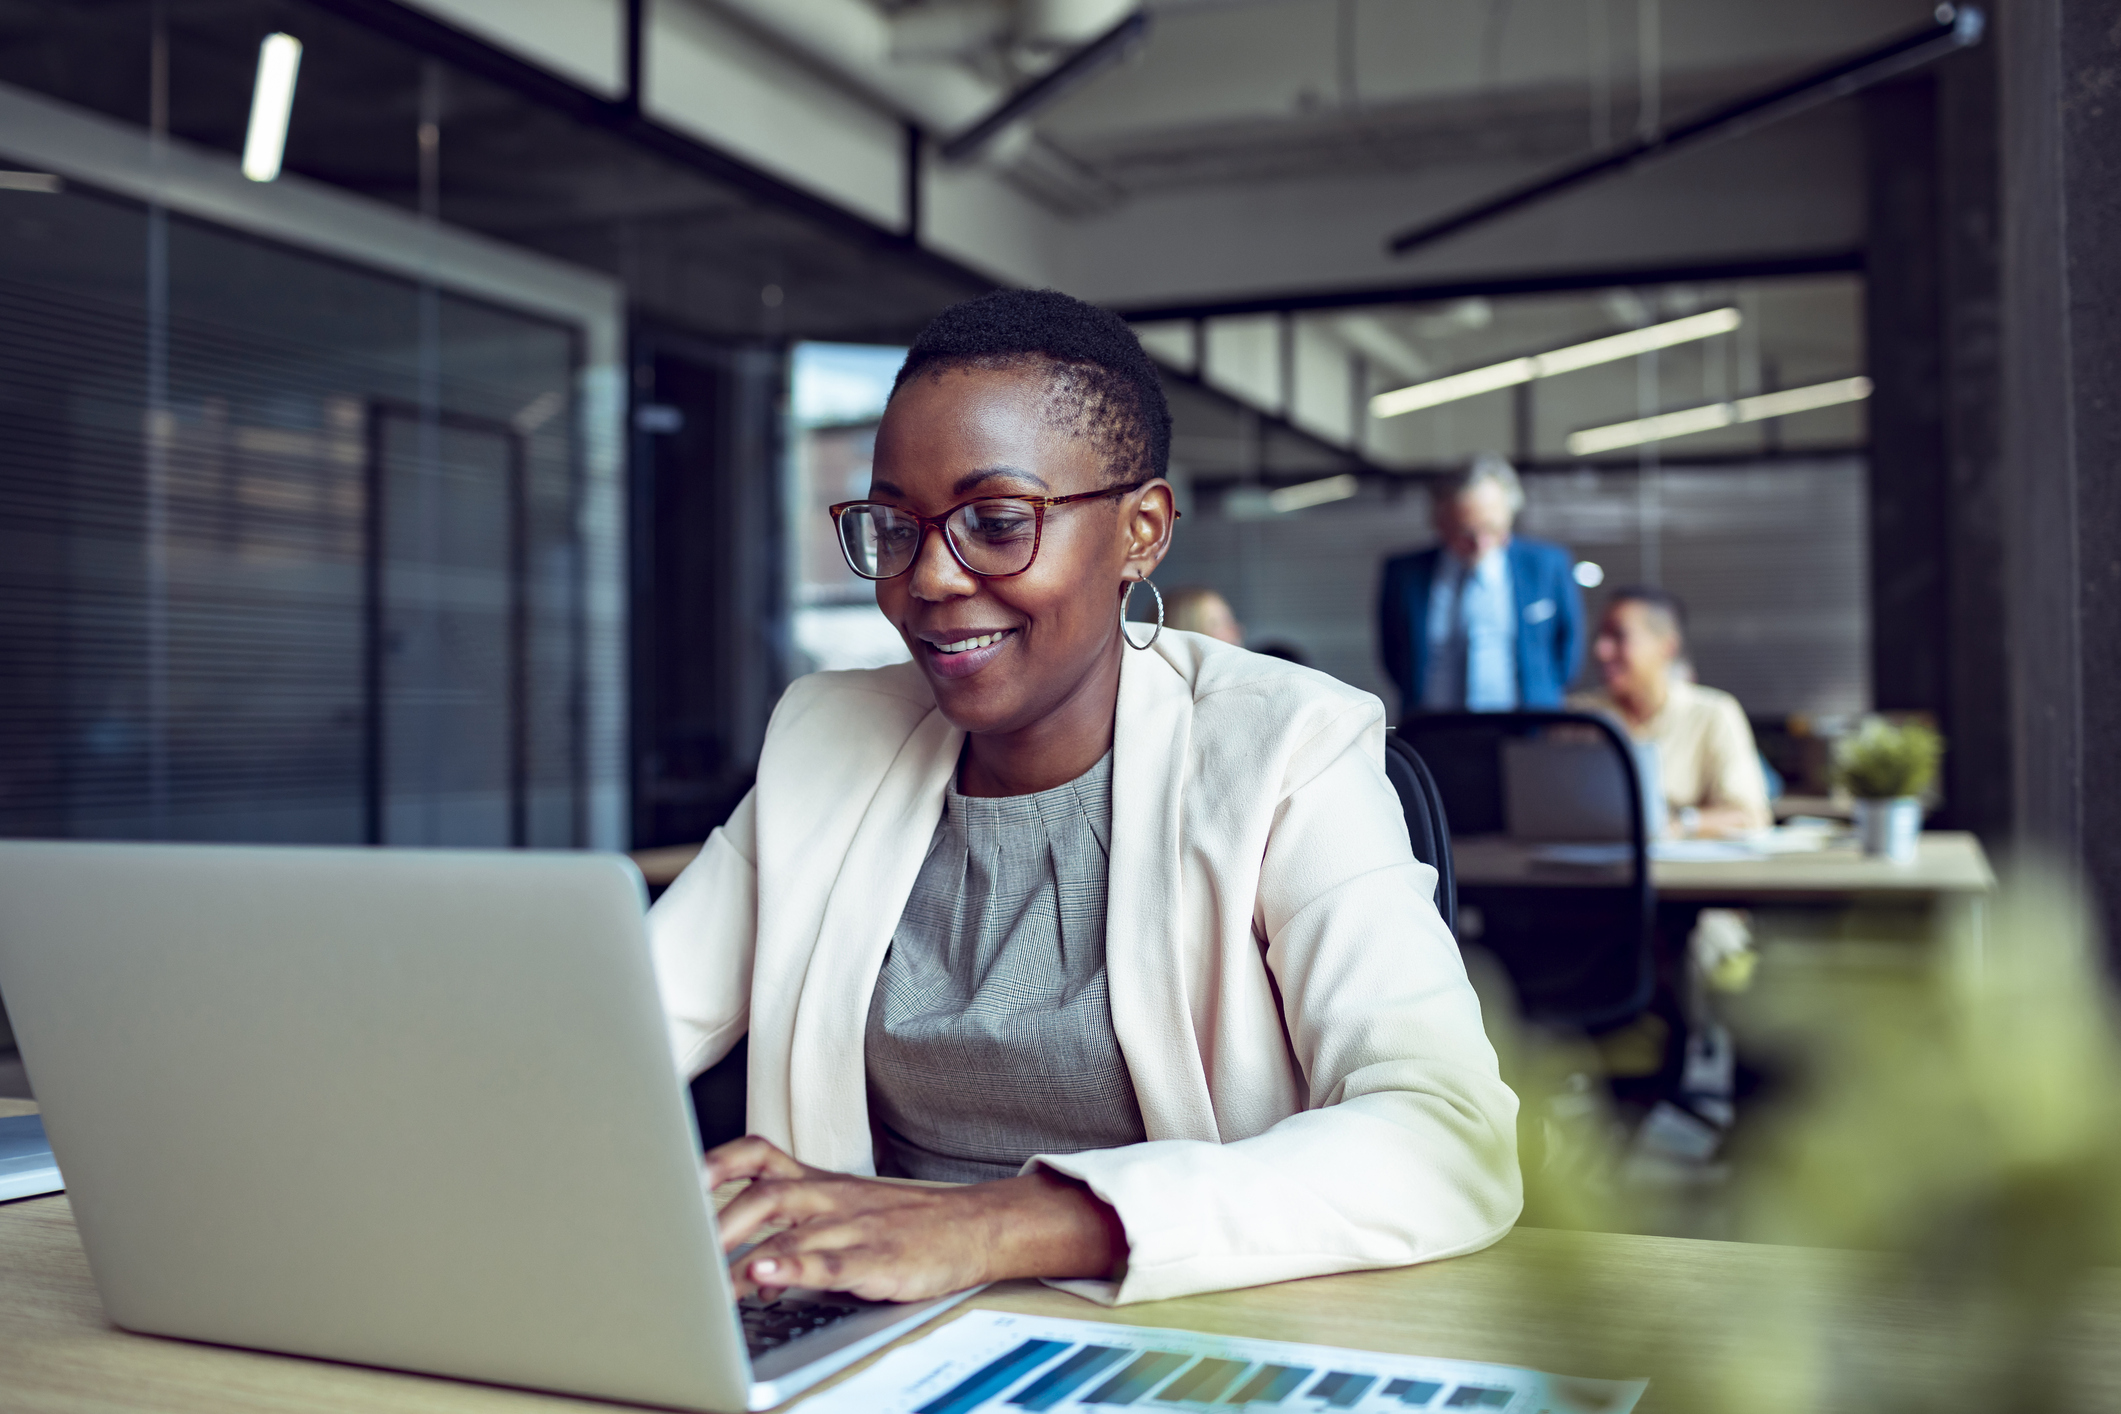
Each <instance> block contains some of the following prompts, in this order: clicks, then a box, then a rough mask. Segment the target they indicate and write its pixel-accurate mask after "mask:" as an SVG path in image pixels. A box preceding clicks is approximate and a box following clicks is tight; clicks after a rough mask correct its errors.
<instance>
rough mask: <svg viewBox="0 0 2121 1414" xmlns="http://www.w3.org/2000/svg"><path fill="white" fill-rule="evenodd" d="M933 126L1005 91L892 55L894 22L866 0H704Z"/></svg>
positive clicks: (956, 70) (967, 120) (962, 119)
mask: <svg viewBox="0 0 2121 1414" xmlns="http://www.w3.org/2000/svg"><path fill="white" fill-rule="evenodd" d="M709 3H711V4H712V6H713V7H714V8H716V9H720V10H723V11H725V12H727V13H729V14H733V15H737V16H739V17H741V18H742V19H743V20H744V21H745V22H746V23H748V24H749V25H751V26H752V27H753V28H755V29H758V30H761V31H763V32H765V33H766V34H769V35H771V36H773V37H774V38H775V39H777V40H779V41H780V42H781V43H783V44H786V45H787V46H788V47H789V48H791V49H793V50H795V51H796V52H798V53H800V54H803V55H806V56H808V57H809V58H810V59H811V60H812V61H814V62H816V63H817V64H820V65H822V66H823V67H825V68H827V69H829V70H831V71H832V72H833V73H835V74H837V75H838V76H839V77H841V78H842V79H845V80H846V81H847V82H848V83H849V84H851V85H852V86H853V87H854V88H856V89H857V90H859V91H861V92H862V93H864V94H866V95H868V97H869V98H871V99H872V100H873V101H875V102H877V103H879V104H881V105H883V106H884V107H886V108H888V109H890V110H891V111H892V112H894V113H897V114H899V115H900V116H901V117H904V118H909V119H911V120H912V121H914V122H915V123H918V124H919V125H920V126H922V127H923V128H926V129H928V130H929V131H931V132H941V133H950V132H957V131H959V130H961V129H963V128H964V127H966V126H967V125H969V124H971V123H975V122H977V121H978V120H979V118H980V116H981V115H982V114H984V113H987V112H989V111H991V110H992V109H993V108H994V106H995V105H996V104H998V103H1000V102H1001V101H1003V99H1004V98H1006V97H1007V93H1006V91H1005V90H1004V89H1003V88H1002V87H1001V86H1000V85H998V84H994V83H989V82H988V81H987V80H986V79H983V78H981V77H980V76H979V75H977V74H975V73H973V72H972V71H971V70H970V69H967V68H966V67H964V66H963V65H961V64H956V63H951V62H948V61H932V60H927V59H913V58H908V59H905V60H895V59H893V58H892V55H891V39H892V35H891V22H890V21H889V19H887V18H886V17H885V16H884V14H883V13H882V12H881V11H879V10H878V9H877V8H876V7H875V6H873V5H870V4H868V3H866V0H709Z"/></svg>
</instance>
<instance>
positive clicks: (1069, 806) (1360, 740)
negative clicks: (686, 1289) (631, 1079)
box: [650, 291, 1520, 1301]
mask: <svg viewBox="0 0 2121 1414" xmlns="http://www.w3.org/2000/svg"><path fill="white" fill-rule="evenodd" d="M1169 446H1170V414H1169V412H1168V410H1167V409H1166V406H1165V403H1164V397H1163V390H1162V386H1161V383H1160V381H1159V379H1158V376H1157V373H1156V370H1155V367H1154V365H1153V364H1151V363H1150V361H1149V360H1148V358H1147V357H1146V356H1145V355H1144V354H1143V352H1142V350H1141V346H1140V345H1139V343H1137V342H1136V340H1135V338H1134V336H1133V334H1132V332H1131V331H1130V330H1129V329H1128V328H1127V326H1126V325H1125V324H1124V323H1122V322H1121V321H1120V320H1119V319H1117V318H1116V317H1114V316H1113V315H1110V314H1108V313H1105V312H1103V311H1100V310H1098V309H1095V308H1093V307H1091V306H1089V305H1086V304H1083V303H1081V302H1079V301H1077V300H1073V299H1070V298H1068V297H1067V296H1065V295H1060V294H1057V293H1054V292H1051V291H1043V292H1025V291H1012V292H1003V293H998V294H994V295H989V296H987V297H985V298H983V299H979V300H975V301H972V302H970V303H968V304H963V305H959V306H957V307H956V308H954V309H951V310H949V311H947V312H946V313H944V314H943V315H942V316H941V317H939V318H938V319H937V320H936V321H935V322H934V323H933V324H931V325H930V326H929V327H928V329H927V330H926V331H925V332H924V333H923V334H922V335H921V337H920V339H919V340H918V341H917V342H916V343H915V344H914V346H913V348H912V350H911V351H910V352H909V353H908V355H907V358H906V362H905V365H904V367H903V368H902V369H901V370H900V372H899V376H898V381H897V385H896V387H895V389H894V391H893V394H892V397H891V401H890V405H889V407H888V409H887V410H886V412H885V414H884V418H883V422H882V425H881V427H880V428H879V430H878V433H877V443H876V456H875V461H874V472H873V477H874V479H873V481H872V483H871V486H870V488H869V494H868V496H867V497H866V498H865V499H863V500H860V501H853V502H848V503H846V504H843V505H838V506H834V507H833V508H832V514H833V517H834V519H835V521H836V522H837V525H838V529H839V533H840V543H841V546H842V548H843V549H844V551H845V552H846V556H847V563H848V565H849V566H850V567H851V568H852V569H853V570H854V572H855V573H856V574H858V575H861V576H862V577H864V578H866V579H869V580H872V581H874V582H875V585H876V595H877V605H878V607H879V608H880V609H881V610H882V611H883V613H884V615H885V616H886V617H887V618H888V619H890V620H891V622H892V623H893V624H894V625H895V626H896V627H897V628H898V630H899V632H900V633H901V634H902V635H903V636H904V638H905V640H906V645H907V647H908V649H909V650H910V651H911V652H912V654H913V661H912V662H911V663H909V664H902V665H899V666H897V667H893V668H884V669H878V670H873V671H864V672H841V673H818V674H814V675H812V676H810V677H808V678H804V679H802V680H800V681H798V682H796V683H795V684H794V685H792V686H791V687H790V688H789V689H788V691H787V693H786V695H785V696H784V697H783V698H782V700H781V703H780V706H779V707H778V709H776V711H775V714H774V718H773V722H772V725H771V727H770V728H769V730H768V733H767V738H766V743H765V748H764V751H763V753H762V755H761V758H760V761H759V770H758V781H757V785H756V786H755V788H754V789H753V791H752V792H751V794H750V795H749V796H747V797H746V798H745V800H744V802H743V803H742V804H741V805H740V806H739V807H738V808H737V810H736V812H735V814H734V815H733V816H732V817H731V818H730V820H729V823H728V824H726V825H725V826H723V827H722V828H721V829H719V830H717V831H716V832H715V833H714V835H713V837H712V838H710V839H709V840H708V842H707V844H706V847H705V848H704V849H703V850H702V851H701V853H700V856H699V858H698V860H697V861H695V862H694V863H693V865H692V866H691V867H690V868H688V869H687V870H686V871H685V873H684V874H683V875H682V876H681V877H680V878H679V879H678V881H677V882H676V883H675V884H674V885H673V886H672V887H671V889H670V891H669V892H668V893H667V894H666V895H665V896H664V897H663V899H662V900H661V901H660V902H659V903H658V904H657V905H656V908H655V910H654V912H653V914H652V915H651V920H650V922H651V932H652V935H653V939H654V944H655V953H656V965H657V970H658V975H659V977H660V979H661V983H662V987H663V991H664V996H665V1006H666V1009H667V1011H668V1012H669V1016H670V1022H671V1028H672V1036H673V1044H674V1045H675V1047H676V1048H677V1051H678V1055H679V1060H680V1063H681V1064H682V1066H683V1067H684V1069H685V1071H686V1073H687V1074H690V1075H696V1074H698V1073H699V1072H701V1071H702V1070H704V1069H705V1068H706V1067H708V1066H709V1065H712V1064H713V1063H714V1062H715V1061H716V1060H718V1059H720V1058H721V1057H722V1056H724V1055H726V1054H727V1053H728V1052H729V1050H730V1049H731V1048H732V1047H733V1046H734V1045H735V1044H736V1042H737V1041H738V1040H739V1039H740V1038H742V1037H743V1036H744V1035H746V1034H747V1033H748V1034H749V1036H750V1038H751V1041H750V1059H749V1066H750V1074H749V1093H748V1121H749V1125H750V1128H751V1131H752V1134H751V1137H749V1138H745V1139H740V1140H737V1141H735V1142H734V1143H730V1144H725V1145H722V1146H721V1147H719V1148H717V1149H715V1150H714V1151H713V1152H711V1153H710V1154H708V1156H707V1170H708V1178H709V1179H710V1180H711V1181H712V1182H714V1183H716V1184H720V1183H724V1182H728V1181H731V1180H735V1179H748V1180H750V1181H751V1182H750V1184H749V1186H748V1187H747V1188H746V1189H745V1190H744V1192H743V1193H742V1194H741V1195H740V1196H738V1197H737V1198H736V1199H735V1200H734V1201H733V1202H732V1203H731V1204H730V1205H729V1207H728V1208H727V1209H726V1210H725V1211H724V1213H723V1217H722V1224H723V1225H722V1234H723V1240H724V1242H725V1243H726V1244H727V1245H729V1246H730V1247H732V1248H734V1247H735V1246H737V1245H739V1244H741V1243H744V1242H748V1241H750V1240H752V1239H753V1238H755V1237H756V1236H757V1235H758V1234H759V1232H760V1230H761V1229H762V1228H765V1227H766V1226H768V1225H770V1224H786V1225H787V1227H786V1230H785V1231H783V1232H781V1233H779V1234H778V1235H776V1236H770V1237H768V1238H766V1240H764V1241H763V1242H760V1243H759V1245H758V1246H757V1247H756V1248H754V1249H753V1250H752V1251H751V1252H750V1253H748V1254H747V1255H746V1256H745V1257H744V1258H742V1259H741V1260H740V1261H739V1262H738V1264H737V1267H736V1271H735V1276H736V1279H737V1286H738V1290H739V1291H740V1292H747V1293H748V1292H751V1291H754V1290H760V1289H766V1290H771V1289H775V1288H780V1287H786V1286H807V1287H821V1288H826V1289H832V1290H845V1291H851V1292H855V1293H857V1294H859V1295H862V1296H867V1297H872V1298H884V1299H912V1298H917V1297H922V1296H927V1295H934V1294H939V1293H942V1292H947V1291H954V1290H958V1289H960V1288H963V1287H966V1286H971V1285H974V1284H976V1283H980V1282H987V1281H996V1280H1001V1279H1004V1278H1009V1277H1044V1278H1048V1279H1051V1280H1056V1281H1071V1282H1072V1283H1074V1284H1075V1285H1074V1289H1077V1290H1080V1291H1082V1292H1083V1293H1084V1294H1085V1295H1090V1296H1093V1297H1095V1298H1098V1299H1101V1300H1107V1301H1138V1300H1149V1299H1156V1298H1161V1297H1169V1296H1179V1295H1184V1294H1186V1293H1189V1292H1198V1291H1206V1290H1214V1289H1218V1288H1225V1287H1234V1286H1248V1285H1254V1284H1257V1283H1260V1282H1268V1281H1277V1280H1282V1279H1285V1278H1290V1277H1299V1276H1310V1275H1316V1274H1319V1273H1323V1272H1333V1271H1344V1270H1351V1269H1355V1268H1361V1267H1380V1266H1396V1265H1402V1264H1405V1263H1409V1262H1419V1261H1425V1260H1428V1259H1431V1258H1436V1257H1446V1256H1452V1255H1456V1254H1458V1253H1463V1252H1469V1251H1473V1250H1475V1249H1477V1248H1480V1247H1483V1246H1485V1245H1487V1244H1488V1243H1490V1242H1493V1241H1495V1240H1496V1239H1497V1238H1498V1237H1500V1236H1501V1235H1502V1234H1503V1233H1504V1232H1506V1231H1508V1229H1509V1227H1510V1224H1511V1223H1512V1222H1513V1221H1514V1220H1515V1218H1516V1216H1517V1212H1518V1207H1519V1202H1520V1196H1519V1185H1518V1175H1517V1166H1516V1152H1515V1113H1516V1100H1515V1097H1514V1096H1513V1095H1512V1094H1511V1093H1510V1091H1509V1090H1508V1088H1507V1087H1505V1086H1504V1085H1503V1083H1502V1081H1501V1080H1500V1078H1499V1077H1498V1075H1497V1070H1496V1061H1495V1055H1494V1052H1493V1051H1492V1050H1491V1049H1490V1047H1489V1045H1488V1042H1487V1039H1486V1037H1485V1035H1484V1034H1483V1032H1482V1029H1481V1022H1480V1011H1479V1006H1478V1003H1477V1002H1476V1000H1475V998H1474V994H1473V991H1472V989H1471V987H1470V986H1469V985H1468V984H1467V982H1466V977H1465V972H1464V970H1463V968H1462V967H1461V965H1460V962H1459V958H1458V952H1457V948H1456V946H1455V945H1454V943H1453V941H1452V939H1451V936H1450V934H1449V933H1448V932H1447V931H1446V930H1445V929H1444V927H1443V925H1442V923H1441V921H1440V919H1439V918H1438V917H1437V913H1436V910H1435V907H1434V905H1433V903H1432V901H1431V900H1432V892H1433V889H1434V885H1435V878H1434V874H1433V873H1432V871H1431V870H1429V869H1428V868H1427V867H1426V866H1424V865H1421V864H1419V863H1417V862H1415V860H1414V859H1413V857H1412V855H1411V853H1410V851H1409V849H1408V844H1407V834H1406V828H1405V824H1404V821H1403V818H1402V816H1401V813H1400V806H1399V803H1398V798H1397V797H1396V796H1395V794H1394V793H1393V790H1392V787H1391V785H1390V784H1389V783H1388V782H1387V780H1386V778H1385V774H1384V766H1383V733H1384V714H1383V710H1382V708H1381V706H1380V705H1379V703H1378V701H1377V699H1375V698H1374V697H1372V696H1370V695H1369V694H1367V693H1363V692H1358V691H1355V690H1353V689H1351V688H1348V687H1345V686H1343V685H1341V684H1339V683H1337V682H1335V681H1333V680H1332V679H1330V678H1327V677H1325V676H1324V675H1322V674H1319V673H1314V672H1310V671H1308V670H1306V669H1303V668H1299V667H1296V666H1293V665H1291V664H1288V663H1284V662H1280V661H1278V660H1275V659H1271V658H1265V657H1261V656H1259V655H1256V654H1251V653H1247V652H1245V651H1244V650H1242V649H1240V648H1236V647H1232V646H1229V645H1226V644H1222V643H1218V642H1215V641H1214V640H1212V639H1209V638H1207V637H1205V636H1202V635H1197V634H1188V633H1182V632H1178V631H1176V630H1171V629H1164V628H1162V627H1161V614H1160V613H1159V615H1158V623H1157V626H1155V627H1154V628H1152V627H1151V626H1150V625H1147V624H1137V625H1133V626H1131V630H1130V628H1129V626H1127V625H1125V624H1124V618H1125V613H1126V608H1125V606H1126V603H1127V601H1128V597H1129V595H1130V594H1132V593H1133V591H1135V590H1136V589H1137V588H1138V587H1139V586H1140V584H1141V583H1142V581H1144V580H1146V579H1148V577H1149V575H1150V573H1151V572H1152V571H1153V570H1155V568H1156V566H1157V563H1158V562H1159V561H1160V560H1161V559H1162V558H1163V556H1164V553H1165V551H1166V550H1167V549H1168V547H1169V545H1170V539H1171V534H1172V530H1173V527H1174V525H1175V523H1176V522H1177V520H1178V511H1177V510H1176V509H1175V508H1174V506H1173V504H1172V491H1171V486H1170V484H1169V483H1168V482H1167V481H1165V480H1164V471H1165V465H1166V461H1167V459H1168V455H1169ZM1152 589H1153V587H1152ZM1130 632H1131V636H1130ZM878 1175H881V1176H899V1177H909V1178H922V1179H942V1180H948V1181H951V1182H954V1183H957V1184H960V1185H963V1186H959V1187H952V1188H929V1187H915V1186H908V1185H903V1184H892V1183H883V1182H878V1181H877V1178H876V1176H878Z"/></svg>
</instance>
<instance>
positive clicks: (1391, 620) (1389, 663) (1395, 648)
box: [1377, 555, 1420, 712]
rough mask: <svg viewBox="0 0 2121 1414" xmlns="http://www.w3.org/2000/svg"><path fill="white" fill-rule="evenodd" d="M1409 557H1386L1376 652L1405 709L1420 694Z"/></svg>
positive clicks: (1379, 598)
mask: <svg viewBox="0 0 2121 1414" xmlns="http://www.w3.org/2000/svg"><path fill="white" fill-rule="evenodd" d="M1409 560H1410V557H1408V556H1405V555H1402V556H1399V557H1397V558H1395V559H1390V560H1387V561H1385V567H1384V574H1383V575H1382V576H1381V577H1380V581H1379V584H1378V588H1377V656H1378V657H1379V658H1380V659H1382V660H1383V662H1384V665H1385V676H1386V677H1388V678H1390V679H1391V680H1392V685H1393V686H1394V687H1396V688H1398V689H1399V706H1400V710H1401V711H1402V712H1405V711H1410V710H1412V709H1413V707H1414V705H1415V703H1416V702H1417V701H1419V698H1420V695H1419V693H1418V692H1417V691H1416V685H1415V682H1414V638H1413V632H1412V626H1411V625H1410V623H1409V622H1408V619H1407V576H1408V575H1409V574H1410V573H1412V566H1411V564H1410V563H1409Z"/></svg>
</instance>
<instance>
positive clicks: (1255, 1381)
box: [1228, 1365, 1311, 1404]
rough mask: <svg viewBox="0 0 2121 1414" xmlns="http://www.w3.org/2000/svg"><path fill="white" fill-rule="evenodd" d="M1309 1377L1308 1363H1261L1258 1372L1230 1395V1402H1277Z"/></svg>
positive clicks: (1286, 1396) (1285, 1397)
mask: <svg viewBox="0 0 2121 1414" xmlns="http://www.w3.org/2000/svg"><path fill="white" fill-rule="evenodd" d="M1310 1377H1311V1367H1310V1366H1308V1365H1262V1366H1261V1367H1260V1369H1259V1373H1258V1374H1256V1375H1254V1376H1253V1377H1252V1378H1251V1379H1249V1380H1246V1381H1245V1383H1244V1386H1243V1387H1242V1388H1240V1389H1239V1390H1238V1391H1237V1393H1235V1394H1233V1395H1231V1396H1230V1398H1229V1400H1228V1402H1229V1403H1231V1404H1279V1403H1281V1402H1282V1401H1283V1400H1284V1399H1287V1398H1288V1397H1289V1393H1290V1391H1292V1390H1294V1389H1295V1388H1296V1387H1297V1386H1298V1385H1300V1384H1302V1383H1303V1382H1304V1381H1305V1380H1307V1379H1309V1378H1310Z"/></svg>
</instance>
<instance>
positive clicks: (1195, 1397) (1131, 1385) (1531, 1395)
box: [801, 1311, 1646, 1414]
mask: <svg viewBox="0 0 2121 1414" xmlns="http://www.w3.org/2000/svg"><path fill="white" fill-rule="evenodd" d="M1645 1384H1646V1382H1645V1381H1642V1380H1589V1379H1561V1378H1557V1377H1555V1376H1552V1375H1548V1374H1545V1373H1543V1372H1541V1371H1538V1370H1522V1369H1514V1368H1511V1367H1509V1366H1503V1365H1488V1364H1481V1363H1477V1362H1473V1361H1460V1360H1439V1359H1430V1358H1425V1357H1418V1356H1402V1355H1388V1354H1384V1353H1381V1352H1371V1351H1358V1350H1342V1349H1335V1348H1333V1347H1330V1346H1313V1345H1295V1344H1291V1343H1289V1342H1286V1341H1272V1340H1250V1339H1244V1338H1239V1337H1232V1336H1216V1335H1209V1334H1206V1333H1204V1332H1199V1331H1176V1330H1160V1329H1152V1328H1148V1327H1141V1326H1122V1325H1115V1324H1108V1323H1105V1322H1102V1321H1075V1320H1063V1319H1059V1318H1057V1317H1050V1316H1019V1315H1013V1314H1010V1313H1007V1312H1001V1311H970V1312H967V1313H966V1314H964V1315H963V1316H960V1317H958V1318H957V1319H956V1320H954V1321H951V1322H950V1323H948V1324H946V1325H944V1326H942V1327H940V1328H938V1329H936V1330H935V1331H932V1332H930V1333H929V1334H927V1335H925V1336H923V1337H921V1338H920V1339H918V1340H915V1341H912V1342H910V1343H908V1344H906V1345H904V1346H901V1347H899V1348H898V1349H896V1350H894V1351H892V1352H890V1353H889V1354H887V1355H886V1356H885V1357H884V1358H883V1359H881V1360H879V1361H878V1362H877V1363H876V1364H875V1365H874V1366H872V1367H871V1368H869V1369H868V1370H865V1371H863V1372H862V1373H861V1374H859V1375H856V1376H855V1377H853V1378H852V1379H850V1380H848V1381H846V1382H845V1383H844V1384H841V1385H837V1386H835V1387H833V1388H831V1389H828V1390H826V1391H824V1392H822V1393H820V1394H817V1395H814V1396H812V1397H811V1398H810V1399H808V1400H805V1401H804V1402H803V1405H802V1411H801V1414H1018V1411H1028V1414H1111V1411H1114V1410H1121V1409H1148V1410H1155V1411H1158V1414H1332V1411H1340V1410H1346V1411H1350V1414H1406V1411H1408V1410H1432V1411H1436V1414H1446V1411H1452V1410H1465V1409H1472V1410H1499V1411H1503V1414H1629V1411H1631V1410H1633V1409H1634V1407H1635V1404H1636V1401H1637V1400H1639V1399H1640V1398H1641V1397H1642V1391H1643V1389H1644V1387H1645Z"/></svg>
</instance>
